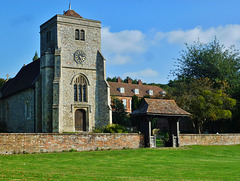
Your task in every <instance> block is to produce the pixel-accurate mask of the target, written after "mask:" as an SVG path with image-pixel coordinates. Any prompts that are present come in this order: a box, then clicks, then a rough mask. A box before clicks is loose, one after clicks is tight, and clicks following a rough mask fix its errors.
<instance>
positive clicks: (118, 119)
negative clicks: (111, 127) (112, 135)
mask: <svg viewBox="0 0 240 181" xmlns="http://www.w3.org/2000/svg"><path fill="white" fill-rule="evenodd" d="M112 110H113V112H112V122H113V123H114V124H120V125H122V126H124V127H131V122H130V120H129V119H130V117H129V116H128V115H127V113H126V112H125V108H124V105H123V103H122V101H121V100H119V99H118V98H114V97H113V98H112Z"/></svg>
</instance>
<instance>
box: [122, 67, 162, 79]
mask: <svg viewBox="0 0 240 181" xmlns="http://www.w3.org/2000/svg"><path fill="white" fill-rule="evenodd" d="M127 76H129V77H131V78H133V79H136V78H144V77H156V76H158V72H157V71H155V70H152V69H151V68H147V69H145V70H141V71H139V72H126V73H124V74H123V77H127Z"/></svg>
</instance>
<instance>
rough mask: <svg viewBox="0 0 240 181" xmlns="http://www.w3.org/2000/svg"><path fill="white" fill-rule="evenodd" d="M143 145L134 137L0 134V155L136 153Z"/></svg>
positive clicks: (127, 135) (131, 135)
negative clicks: (113, 151)
mask: <svg viewBox="0 0 240 181" xmlns="http://www.w3.org/2000/svg"><path fill="white" fill-rule="evenodd" d="M143 145H144V136H143V135H139V134H136V133H129V134H110V133H104V134H102V133H96V134H95V133H76V134H74V133H73V134H70V133H69V134H68V133H66V134H58V133H0V154H13V153H23V152H28V153H34V152H36V153H41V152H55V151H56V152H62V151H63V150H64V151H69V150H70V149H74V150H77V151H88V150H97V149H123V148H132V149H136V148H140V147H143Z"/></svg>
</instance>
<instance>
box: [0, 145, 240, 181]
mask: <svg viewBox="0 0 240 181" xmlns="http://www.w3.org/2000/svg"><path fill="white" fill-rule="evenodd" d="M13 179H16V180H18V179H22V180H240V145H235V146H190V147H183V148H177V149H173V148H160V149H138V150H112V151H91V152H67V153H45V154H26V155H0V180H13Z"/></svg>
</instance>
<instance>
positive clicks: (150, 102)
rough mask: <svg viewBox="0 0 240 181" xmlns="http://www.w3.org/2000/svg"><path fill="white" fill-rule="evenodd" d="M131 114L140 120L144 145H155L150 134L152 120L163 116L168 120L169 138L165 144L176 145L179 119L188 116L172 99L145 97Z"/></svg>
mask: <svg viewBox="0 0 240 181" xmlns="http://www.w3.org/2000/svg"><path fill="white" fill-rule="evenodd" d="M132 116H134V117H136V119H138V120H139V121H140V125H139V130H140V132H141V133H142V134H144V140H145V146H146V147H156V137H155V136H154V135H152V126H151V124H152V120H153V119H154V118H164V119H166V120H167V121H168V127H169V140H168V141H167V142H166V144H165V145H166V146H170V147H178V146H179V145H180V142H179V119H180V118H182V117H188V116H190V113H188V112H186V111H184V110H183V109H181V108H180V107H178V105H177V104H176V103H175V101H174V100H166V99H149V98H145V99H144V101H143V102H142V104H141V105H140V107H139V108H138V109H137V110H135V111H133V113H132Z"/></svg>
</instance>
